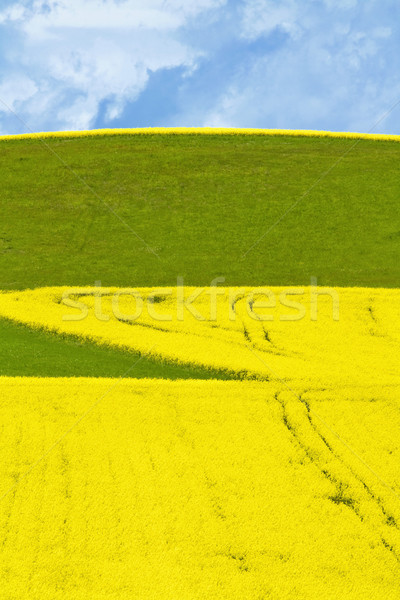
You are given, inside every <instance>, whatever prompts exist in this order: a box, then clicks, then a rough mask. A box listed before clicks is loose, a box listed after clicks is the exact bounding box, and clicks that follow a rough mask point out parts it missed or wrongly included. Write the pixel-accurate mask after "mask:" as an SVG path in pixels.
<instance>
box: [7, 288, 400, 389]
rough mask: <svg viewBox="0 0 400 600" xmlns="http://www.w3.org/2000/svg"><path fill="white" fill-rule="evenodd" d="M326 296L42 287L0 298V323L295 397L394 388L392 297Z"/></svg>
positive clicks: (397, 329)
mask: <svg viewBox="0 0 400 600" xmlns="http://www.w3.org/2000/svg"><path fill="white" fill-rule="evenodd" d="M327 291H329V290H325V289H324V288H318V289H317V290H316V289H315V288H296V287H294V288H290V289H288V288H274V287H272V288H270V290H265V289H263V288H255V289H252V290H250V289H246V288H225V289H221V290H218V289H217V288H216V287H214V288H199V289H197V288H190V287H185V288H181V290H179V289H178V288H173V289H172V288H159V289H157V290H154V289H150V288H141V289H138V290H129V289H124V290H119V289H117V288H76V289H73V290H71V289H70V288H42V289H38V290H29V291H24V292H3V293H0V316H4V317H7V318H10V319H14V320H16V321H19V322H22V323H26V324H28V325H31V326H32V327H45V328H48V329H51V330H53V331H56V332H58V333H63V334H64V333H68V334H74V335H77V336H81V337H85V338H90V339H92V340H94V341H97V342H98V343H101V344H107V345H113V346H117V347H124V348H130V349H132V350H135V351H139V352H142V353H149V354H151V355H153V356H155V357H161V358H163V359H169V360H174V361H178V362H183V363H193V364H197V365H202V366H205V367H207V366H209V367H212V368H213V369H222V370H223V369H226V370H231V371H235V372H237V373H243V374H250V375H252V376H255V377H259V378H264V379H265V378H269V379H275V378H279V379H281V380H285V381H287V382H289V381H290V382H291V385H293V386H297V387H298V388H299V389H302V388H303V387H304V386H305V385H313V386H316V385H317V386H321V385H332V384H337V385H340V386H343V385H355V384H360V385H364V384H365V383H366V382H368V383H369V384H373V383H374V384H378V385H381V384H382V385H384V384H388V383H390V384H393V383H396V384H399V382H400V374H399V369H398V356H397V352H396V351H395V350H396V349H397V348H398V344H399V340H400V291H399V290H379V289H366V288H336V290H331V292H330V294H329V293H324V292H327ZM200 292H201V293H200ZM332 296H334V298H332ZM191 299H193V301H192V302H189V301H190V300H191ZM289 302H292V303H293V302H296V303H297V305H298V308H293V307H292V306H289ZM72 304H74V305H73V306H72ZM78 304H79V306H80V308H79V306H78ZM335 304H337V307H336V306H335ZM250 308H251V310H250ZM302 315H303V316H302ZM300 317H302V318H300ZM71 319H73V320H71ZM76 319H79V320H76ZM293 319H295V320H293Z"/></svg>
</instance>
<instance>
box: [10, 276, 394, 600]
mask: <svg viewBox="0 0 400 600" xmlns="http://www.w3.org/2000/svg"><path fill="white" fill-rule="evenodd" d="M323 291H324V290H323V289H322V290H319V292H323ZM399 301H400V291H399V290H384V289H366V288H336V289H334V290H331V291H329V290H326V293H319V294H318V295H316V294H315V290H313V289H312V288H307V287H305V288H291V289H290V293H288V290H287V289H286V290H285V289H283V288H271V289H269V290H264V289H263V288H256V289H252V290H250V289H246V288H225V289H223V290H222V289H221V290H219V289H218V288H211V287H210V288H202V289H197V288H196V289H195V288H187V287H185V288H182V289H181V290H179V288H174V289H168V288H159V289H157V290H155V289H150V288H142V289H137V290H130V289H125V290H121V289H118V288H110V289H106V288H76V289H74V290H71V289H70V288H43V289H37V290H31V291H24V292H19V291H17V292H16V291H14V292H1V293H0V317H5V318H7V319H10V320H12V321H15V322H18V323H24V324H25V325H28V326H30V327H32V328H41V329H48V330H51V331H53V332H54V333H56V334H58V335H65V334H72V335H75V336H79V337H81V338H84V339H90V340H92V341H93V342H95V343H98V344H104V345H107V346H111V347H122V348H125V349H130V350H132V351H133V350H134V351H136V352H140V353H141V354H142V355H143V356H144V355H150V356H154V357H156V358H160V359H163V360H170V361H175V362H178V363H185V364H187V363H190V364H195V365H202V366H204V367H210V368H213V369H217V370H221V371H231V372H234V373H237V374H238V376H240V377H241V378H242V379H241V380H239V381H218V380H208V381H198V380H189V381H168V380H156V379H141V380H139V379H136V380H135V379H127V378H121V379H104V378H90V379H89V378H87V379H86V378H69V379H58V378H43V379H41V378H28V377H25V378H8V377H1V378H0V398H1V402H0V411H1V423H2V435H1V438H0V444H1V457H2V469H1V475H0V498H1V499H2V502H1V504H0V528H1V531H2V540H3V545H2V549H1V555H2V561H1V564H2V565H3V566H2V567H1V581H2V586H1V587H2V593H1V596H2V597H4V598H7V599H10V600H11V599H15V600H17V599H21V598H22V599H25V598H26V599H28V598H29V599H35V600H36V599H37V600H39V599H40V600H44V599H47V598H48V599H61V598H62V599H64V598H68V599H73V600H78V599H79V600H81V599H82V600H83V599H85V600H86V599H88V598H90V599H92V598H93V599H96V600H97V599H98V600H102V599H104V600H106V599H107V600H108V599H113V598H115V599H121V598H135V599H143V600H144V599H146V600H149V599H153V598H154V599H158V598H160V599H163V600H176V599H182V600H195V599H198V598H207V599H210V600H213V599H215V600H217V599H227V598H229V599H233V600H234V599H237V600H247V599H249V600H250V599H252V600H253V599H257V600H261V599H268V598H270V599H273V600H275V599H277V600H281V599H282V600H283V599H292V598H296V599H300V600H303V599H304V600H310V599H312V600H313V599H315V600H316V599H320V598H321V599H325V598H326V599H334V598H335V599H336V598H346V599H360V600H361V599H366V598H368V599H374V600H375V599H376V600H378V599H379V600H380V599H382V598H388V599H393V600H397V599H398V598H399V597H400V577H399V569H400V565H399V563H400V472H399V464H400V439H399V435H398V432H399V430H400V403H399V390H400V375H399V369H398V366H399V361H398V350H399V344H400V325H399V323H400V319H399V317H400V302H399ZM132 368H133V372H134V364H133V365H132ZM130 375H132V373H131V374H130ZM27 498H29V502H27V501H26V499H27ZM4 565H7V566H4Z"/></svg>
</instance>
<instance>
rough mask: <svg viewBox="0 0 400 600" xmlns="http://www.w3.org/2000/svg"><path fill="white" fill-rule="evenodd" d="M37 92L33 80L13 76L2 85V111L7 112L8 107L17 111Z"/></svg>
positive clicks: (0, 86) (23, 76)
mask: <svg viewBox="0 0 400 600" xmlns="http://www.w3.org/2000/svg"><path fill="white" fill-rule="evenodd" d="M36 92H37V86H36V84H35V82H34V81H32V79H30V78H29V77H27V76H26V75H11V76H9V77H7V78H6V79H3V81H2V82H1V83H0V98H1V100H2V101H3V102H4V104H1V103H0V111H2V112H6V111H7V110H8V109H7V106H8V107H9V108H10V109H11V110H13V111H16V110H18V108H19V105H20V104H21V103H23V102H26V101H27V100H29V99H30V98H32V96H34V95H35V93H36ZM5 105H6V106H5Z"/></svg>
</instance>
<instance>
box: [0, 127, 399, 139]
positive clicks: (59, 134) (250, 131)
mask: <svg viewBox="0 0 400 600" xmlns="http://www.w3.org/2000/svg"><path fill="white" fill-rule="evenodd" d="M155 134H157V135H160V134H163V135H165V134H166V135H187V134H193V135H257V136H259V135H266V136H276V135H278V136H280V135H289V136H296V137H330V138H345V139H357V140H383V141H385V140H386V141H393V142H399V141H400V135H390V134H384V133H353V132H349V131H318V130H314V129H260V128H246V127H136V128H121V129H115V128H112V129H90V130H82V131H44V132H41V133H21V134H16V135H1V136H0V140H5V141H7V140H19V139H52V138H78V137H96V136H114V135H155Z"/></svg>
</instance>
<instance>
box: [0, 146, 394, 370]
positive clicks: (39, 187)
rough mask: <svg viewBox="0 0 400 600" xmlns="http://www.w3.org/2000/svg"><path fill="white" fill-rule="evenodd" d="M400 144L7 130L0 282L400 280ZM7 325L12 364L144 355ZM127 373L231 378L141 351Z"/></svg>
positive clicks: (46, 365) (118, 365) (124, 363)
mask: <svg viewBox="0 0 400 600" xmlns="http://www.w3.org/2000/svg"><path fill="white" fill-rule="evenodd" d="M53 152H55V153H56V154H57V156H56V155H55V154H54V153H53ZM345 153H347V154H345ZM399 154H400V146H399V144H398V143H396V142H387V141H371V140H362V141H358V142H355V141H354V140H346V139H332V138H301V137H268V136H265V137H261V136H254V137H252V136H240V135H237V136H194V135H179V136H173V135H152V136H118V137H104V138H90V137H89V138H78V139H60V140H47V141H46V145H43V144H42V143H41V142H38V141H32V140H15V141H0V159H1V164H2V171H1V173H2V181H1V204H0V289H2V290H12V289H25V288H36V287H41V286H48V285H71V286H76V285H93V284H94V282H95V281H101V283H102V285H103V286H108V285H116V286H121V287H122V286H132V287H136V286H141V285H146V286H161V285H176V282H177V276H182V277H183V278H184V283H185V284H186V285H209V284H210V283H211V281H212V279H213V278H214V277H225V283H226V285H254V286H256V285H267V286H268V285H279V284H282V285H303V284H304V285H307V284H309V283H310V277H311V276H314V277H317V278H318V283H319V284H321V285H335V286H368V287H389V288H390V287H398V285H399V281H400V263H399V261H398V256H399V250H400V222H399V216H398V215H399V207H398V201H399V193H400V186H399V178H398V161H399ZM338 161H339V162H338ZM64 163H65V164H64ZM336 163H337V164H336ZM66 165H68V166H66ZM332 167H333V168H332ZM330 169H331V170H330ZM327 171H328V173H327ZM85 182H86V184H87V185H86V184H85ZM302 196H304V197H303V198H302ZM301 198H302V200H301V201H300V202H299V203H298V204H297V206H296V207H295V208H294V209H293V210H291V211H290V212H289V213H288V214H287V215H286V216H285V217H284V218H283V219H282V220H281V221H280V222H279V223H278V224H277V225H276V226H274V224H275V223H276V221H278V220H279V219H280V218H281V217H282V215H284V214H285V212H286V211H288V209H290V207H291V206H292V205H293V204H294V203H295V202H296V201H297V200H299V199H301ZM105 204H107V205H108V207H107V206H106V205H105ZM110 209H111V210H110ZM112 211H115V213H116V214H117V215H118V216H119V217H120V219H122V221H123V222H124V223H122V222H121V220H120V219H119V218H118V217H116V216H115V214H113V213H112ZM272 226H274V227H273V229H272V230H271V231H270V232H269V233H267V232H268V230H269V228H271V227H272ZM139 238H141V239H139ZM259 240H260V241H259ZM258 241H259V243H257V242H258ZM254 244H255V245H254ZM0 335H1V338H0V339H1V341H0V357H1V362H0V374H3V375H28V374H36V375H43V376H46V375H50V374H52V375H65V376H73V375H90V376H93V375H98V376H120V375H121V374H123V373H124V372H125V371H126V370H127V369H128V368H129V366H130V365H131V364H132V363H133V362H134V360H135V357H134V356H133V355H132V354H131V353H129V352H126V353H124V352H119V353H117V352H115V351H114V350H111V349H109V350H107V349H104V348H103V349H100V348H98V347H96V346H95V345H92V344H89V343H87V344H82V343H80V342H77V341H75V340H58V339H55V337H54V336H52V335H51V334H49V333H46V334H45V333H43V332H33V331H30V330H29V329H28V328H26V327H21V326H18V325H15V324H14V325H12V324H10V323H8V322H5V321H2V322H0ZM32 348H35V349H36V350H34V351H32ZM16 357H17V358H16ZM131 375H132V376H134V377H138V376H152V377H153V376H154V377H159V376H160V377H171V378H180V377H183V378H185V377H189V376H192V377H200V378H202V377H210V376H211V377H214V376H219V377H221V373H217V374H215V373H212V372H209V371H207V370H201V369H193V368H190V367H187V368H182V367H177V366H176V365H166V364H161V363H157V362H154V361H150V360H147V359H146V358H145V357H144V358H142V359H141V361H140V362H139V363H138V364H137V367H135V369H133V371H132V373H131ZM226 376H227V377H229V375H226Z"/></svg>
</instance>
